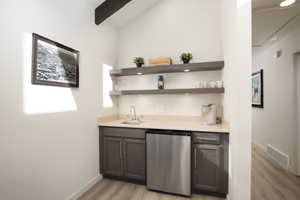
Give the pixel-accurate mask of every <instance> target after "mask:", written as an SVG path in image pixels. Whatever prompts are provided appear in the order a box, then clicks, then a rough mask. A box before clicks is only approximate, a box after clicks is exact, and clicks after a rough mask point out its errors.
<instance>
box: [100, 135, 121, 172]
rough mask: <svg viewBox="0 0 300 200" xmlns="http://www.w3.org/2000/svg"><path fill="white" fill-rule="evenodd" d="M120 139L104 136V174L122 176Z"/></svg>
mask: <svg viewBox="0 0 300 200" xmlns="http://www.w3.org/2000/svg"><path fill="white" fill-rule="evenodd" d="M122 156H123V153H122V139H121V138H111V137H104V156H103V157H104V159H103V161H104V174H108V175H114V176H122V175H123V162H122Z"/></svg>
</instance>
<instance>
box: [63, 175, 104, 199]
mask: <svg viewBox="0 0 300 200" xmlns="http://www.w3.org/2000/svg"><path fill="white" fill-rule="evenodd" d="M101 179H102V175H100V174H99V175H98V176H96V177H94V178H92V179H91V180H90V181H88V182H87V183H86V184H85V185H83V186H82V187H81V188H80V189H79V190H78V191H77V192H74V193H73V194H72V195H71V196H69V197H68V198H66V200H77V199H78V198H79V197H80V196H81V195H83V194H84V193H85V192H87V191H88V190H89V189H91V188H92V187H93V186H94V185H95V184H96V183H98V182H99V181H100V180H101Z"/></svg>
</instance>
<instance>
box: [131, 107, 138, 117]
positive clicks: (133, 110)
mask: <svg viewBox="0 0 300 200" xmlns="http://www.w3.org/2000/svg"><path fill="white" fill-rule="evenodd" d="M130 116H131V120H137V117H136V111H135V106H130Z"/></svg>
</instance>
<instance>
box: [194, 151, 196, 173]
mask: <svg viewBox="0 0 300 200" xmlns="http://www.w3.org/2000/svg"><path fill="white" fill-rule="evenodd" d="M194 168H195V169H197V149H195V150H194Z"/></svg>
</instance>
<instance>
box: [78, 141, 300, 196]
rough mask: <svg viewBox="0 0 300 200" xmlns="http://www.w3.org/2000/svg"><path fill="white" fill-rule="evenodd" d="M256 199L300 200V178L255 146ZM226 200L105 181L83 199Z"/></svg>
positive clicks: (253, 165)
mask: <svg viewBox="0 0 300 200" xmlns="http://www.w3.org/2000/svg"><path fill="white" fill-rule="evenodd" d="M252 152H253V153H252V188H251V196H252V198H251V199H252V200H300V177H297V176H295V175H293V174H291V173H290V172H288V171H286V170H284V169H282V168H281V167H279V166H278V165H277V164H276V163H274V162H273V161H271V160H270V159H267V158H266V155H265V154H264V152H262V151H261V150H260V149H259V148H257V147H255V146H253V151H252ZM173 199H174V200H190V199H192V200H223V199H221V198H216V197H210V196H202V195H193V197H192V198H184V197H179V196H174V195H168V194H163V193H158V192H153V191H149V190H147V189H146V187H145V186H143V185H136V184H131V183H126V182H121V181H113V180H109V179H104V180H102V181H100V182H99V183H97V184H96V185H95V186H94V187H92V188H91V189H90V190H89V191H88V192H86V193H85V194H84V195H83V196H82V197H81V198H79V200H173Z"/></svg>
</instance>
